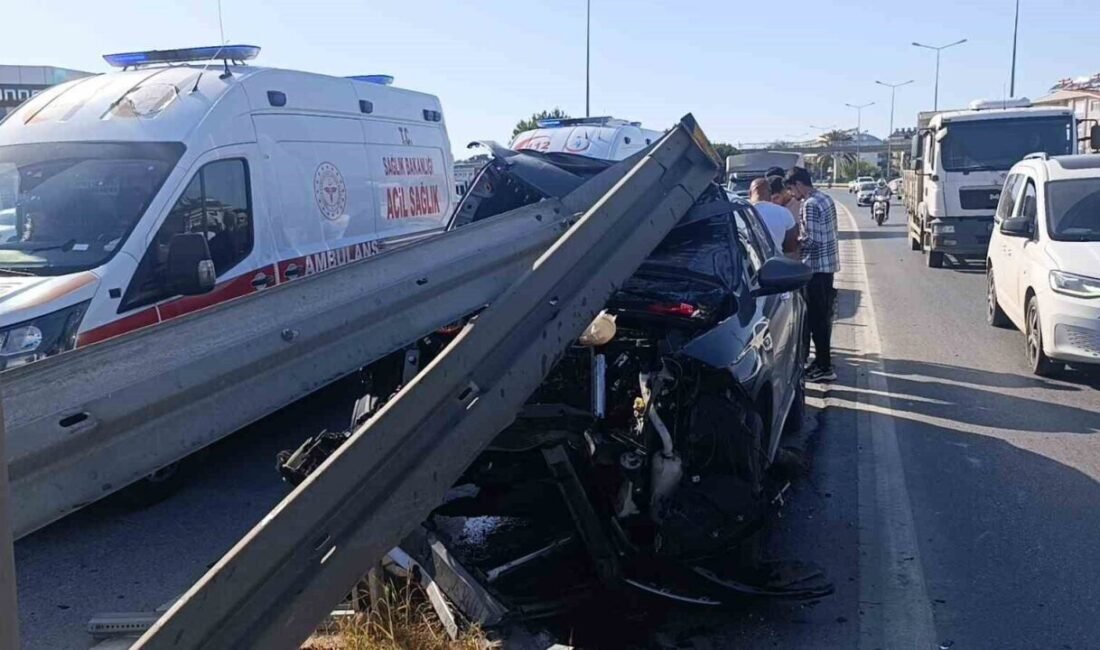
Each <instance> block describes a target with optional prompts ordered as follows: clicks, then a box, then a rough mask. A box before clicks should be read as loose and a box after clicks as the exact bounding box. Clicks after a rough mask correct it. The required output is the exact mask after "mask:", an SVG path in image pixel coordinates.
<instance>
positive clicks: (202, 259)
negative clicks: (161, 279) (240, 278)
mask: <svg viewBox="0 0 1100 650" xmlns="http://www.w3.org/2000/svg"><path fill="white" fill-rule="evenodd" d="M166 267H167V268H166V272H165V276H166V277H165V279H166V280H167V283H168V287H169V289H171V290H172V291H174V292H176V293H179V294H182V295H185V296H196V295H199V294H203V293H207V292H209V291H210V290H211V289H213V288H214V281H215V279H216V277H217V274H216V273H215V272H214V260H212V259H211V258H210V247H209V246H208V245H207V243H206V235H204V234H203V233H201V232H184V233H179V234H176V235H172V239H170V240H169V241H168V262H167V264H166Z"/></svg>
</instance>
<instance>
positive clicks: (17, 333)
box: [0, 301, 88, 370]
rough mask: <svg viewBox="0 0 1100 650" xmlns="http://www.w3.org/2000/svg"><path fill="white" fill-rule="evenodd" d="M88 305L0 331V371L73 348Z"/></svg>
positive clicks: (61, 310)
mask: <svg viewBox="0 0 1100 650" xmlns="http://www.w3.org/2000/svg"><path fill="white" fill-rule="evenodd" d="M87 309H88V302H87V301H85V302H82V303H77V304H75V305H73V306H72V307H66V308H65V309H59V310H58V311H55V312H53V313H50V314H46V315H45V316H39V317H38V318H35V319H32V320H29V321H24V322H22V323H17V324H15V325H12V326H10V327H5V328H4V329H2V330H0V370H6V369H8V368H15V367H16V366H22V365H24V364H27V363H30V362H32V361H38V360H39V359H44V358H45V357H48V356H51V355H54V354H57V353H58V352H65V351H66V350H71V349H73V348H75V347H76V335H77V331H78V330H79V328H80V321H81V320H82V319H83V318H84V312H85V311H87Z"/></svg>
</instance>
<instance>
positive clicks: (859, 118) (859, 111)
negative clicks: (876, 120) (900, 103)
mask: <svg viewBox="0 0 1100 650" xmlns="http://www.w3.org/2000/svg"><path fill="white" fill-rule="evenodd" d="M874 105H875V103H874V102H867V103H866V104H845V106H847V107H848V108H854V109H856V176H859V163H860V162H862V159H861V158H860V156H861V155H862V145H861V143H860V137H861V134H862V133H863V109H865V108H867V107H868V106H874Z"/></svg>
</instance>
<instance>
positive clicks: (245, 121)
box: [0, 46, 454, 369]
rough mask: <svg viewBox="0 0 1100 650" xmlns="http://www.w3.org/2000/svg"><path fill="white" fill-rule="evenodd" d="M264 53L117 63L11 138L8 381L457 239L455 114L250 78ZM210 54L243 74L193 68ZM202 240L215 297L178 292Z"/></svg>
mask: <svg viewBox="0 0 1100 650" xmlns="http://www.w3.org/2000/svg"><path fill="white" fill-rule="evenodd" d="M258 49H259V48H254V47H252V46H226V47H224V48H197V49H194V50H169V51H162V52H151V53H131V54H125V55H114V56H113V57H106V58H108V61H109V62H111V63H112V64H114V65H119V66H122V65H128V67H129V69H127V68H124V69H123V71H120V72H113V73H110V74H104V75H99V76H94V77H88V78H85V79H81V80H77V81H73V82H70V83H67V84H64V85H61V86H56V87H54V88H51V89H49V90H46V91H44V92H42V93H41V94H39V95H38V96H36V97H34V98H32V99H31V100H29V101H28V102H27V103H25V104H24V105H23V106H22V107H20V108H19V109H18V110H16V111H15V112H14V113H12V114H10V115H9V116H8V117H7V118H6V119H5V120H4V121H3V122H2V123H0V369H2V368H5V367H12V366H14V365H20V364H22V363H26V362H27V361H33V360H35V359H37V358H41V357H43V356H48V355H49V354H53V353H55V352H59V351H63V350H66V349H69V348H71V347H74V346H76V345H86V344H89V343H94V342H96V341H100V340H103V339H106V338H109V337H113V336H117V335H120V334H124V333H127V332H130V331H133V330H135V329H137V328H141V327H146V326H150V325H155V324H157V323H160V322H163V321H166V320H169V319H171V318H175V317H177V316H180V315H183V314H187V313H190V312H193V311H195V310H197V309H202V308H204V307H208V306H211V305H215V304H219V303H222V302H224V301H227V300H231V299H233V298H237V297H240V296H245V295H248V294H251V293H255V292H257V291H263V290H264V289H266V288H269V287H274V286H277V285H279V284H281V283H284V282H288V281H291V280H293V279H295V278H299V277H304V276H306V275H311V274H313V273H318V272H321V271H326V270H330V269H334V268H337V267H340V266H342V265H344V264H348V263H350V262H354V261H356V260H360V259H363V258H364V257H367V256H370V255H373V254H375V253H377V252H378V251H379V250H382V249H385V248H387V247H390V246H394V245H397V244H400V243H402V242H407V241H410V240H411V239H415V238H419V237H423V236H426V235H428V234H432V233H435V232H437V231H439V230H441V229H442V228H443V226H444V224H445V221H446V219H447V218H448V217H449V215H450V212H451V210H452V203H453V200H454V199H453V197H452V194H453V191H452V188H453V187H454V178H453V171H452V165H453V161H452V158H451V151H450V144H449V141H448V138H447V132H446V128H445V126H444V122H443V118H442V111H441V107H440V103H439V100H438V99H437V98H435V97H433V96H431V95H426V94H423V93H418V92H413V91H409V90H402V89H397V88H393V87H389V86H388V85H387V80H382V82H381V83H379V79H378V78H369V79H368V78H337V77H330V76H325V75H319V74H311V73H306V72H294V71H288V70H276V69H264V68H256V67H251V66H245V65H241V64H239V60H242V59H246V58H251V57H252V56H254V55H255V53H256V52H258ZM215 53H216V54H215ZM200 56H201V58H203V59H209V58H219V57H222V56H224V57H226V58H228V59H231V60H233V61H234V62H236V63H233V64H231V63H230V62H224V64H223V62H222V61H220V60H218V61H214V62H212V63H210V64H209V65H203V64H201V63H200V64H187V63H184V64H180V62H181V61H183V62H186V61H189V60H193V59H195V58H200ZM151 64H157V65H151ZM363 79H366V80H363ZM187 233H201V235H202V237H198V238H197V237H196V236H195V235H194V234H191V235H189V236H187V237H184V236H182V235H184V234H187ZM203 239H205V241H206V246H205V247H203V246H202V241H203ZM177 240H179V241H177ZM184 240H187V241H184ZM196 240H197V241H198V245H199V248H200V249H202V248H205V249H208V253H205V255H206V257H207V258H208V261H199V264H198V266H199V271H198V277H199V278H200V280H201V286H197V285H196V284H195V283H190V284H188V283H186V282H183V283H181V282H180V281H179V280H178V277H177V276H178V275H179V273H180V271H179V268H177V267H178V266H179V264H180V263H179V262H178V260H184V261H188V260H189V259H190V258H188V255H189V253H188V251H187V250H185V249H187V248H188V246H187V245H186V244H187V243H188V241H189V242H190V247H191V249H192V250H191V253H194V244H195V242H196ZM173 242H176V243H179V244H180V245H179V246H176V243H173ZM173 260H176V261H173ZM191 261H194V260H191ZM210 262H212V265H211V264H210ZM193 268H194V265H192V269H193ZM185 270H186V269H185ZM183 275H184V276H187V275H188V273H187V272H185V273H184V274H183ZM212 275H216V277H211V276H212ZM211 285H212V286H211ZM185 286H186V287H187V288H182V287H185ZM185 293H186V294H188V295H182V294H185ZM212 335H216V333H212Z"/></svg>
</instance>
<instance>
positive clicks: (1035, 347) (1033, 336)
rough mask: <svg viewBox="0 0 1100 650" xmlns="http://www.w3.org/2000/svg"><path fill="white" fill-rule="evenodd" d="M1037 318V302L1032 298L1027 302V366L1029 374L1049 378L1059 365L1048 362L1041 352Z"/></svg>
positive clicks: (1041, 337) (1041, 339) (1041, 331)
mask: <svg viewBox="0 0 1100 650" xmlns="http://www.w3.org/2000/svg"><path fill="white" fill-rule="evenodd" d="M1041 323H1042V321H1041V320H1040V317H1039V301H1038V300H1036V299H1035V296H1032V297H1031V298H1029V299H1028V301H1027V331H1026V332H1025V334H1026V335H1027V338H1026V341H1027V346H1026V348H1025V353H1026V354H1027V365H1028V366H1029V367H1030V368H1031V372H1032V373H1034V374H1036V375H1038V376H1040V377H1050V376H1051V375H1053V374H1054V373H1055V372H1056V371H1057V370H1058V368H1059V366H1060V364H1058V363H1055V362H1054V361H1051V360H1050V357H1048V356H1047V355H1046V352H1043V328H1042V326H1041Z"/></svg>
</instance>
